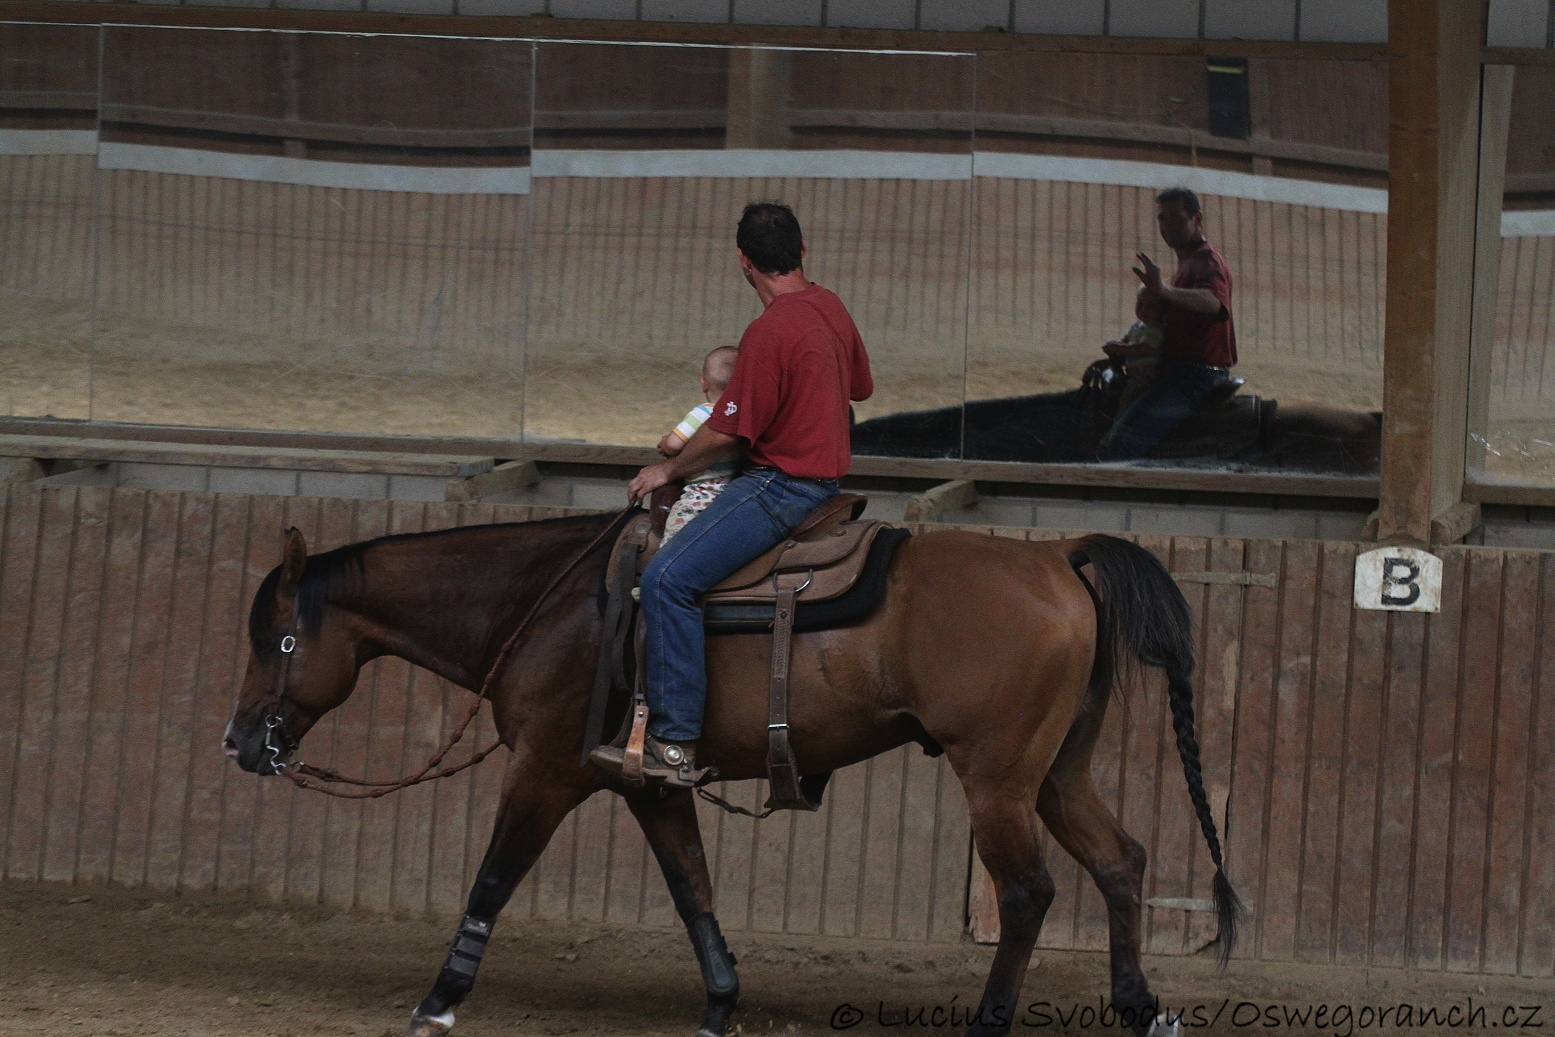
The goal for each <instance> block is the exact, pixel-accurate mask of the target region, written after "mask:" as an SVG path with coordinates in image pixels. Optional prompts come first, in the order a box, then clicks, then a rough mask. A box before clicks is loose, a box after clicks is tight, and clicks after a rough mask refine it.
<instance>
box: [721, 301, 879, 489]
mask: <svg viewBox="0 0 1555 1037" xmlns="http://www.w3.org/2000/svg"><path fill="white" fill-rule="evenodd" d="M874 391H875V383H874V381H873V380H872V379H871V378H870V375H869V354H867V353H865V352H864V340H863V339H862V338H860V337H859V333H858V328H857V327H855V326H854V324H853V318H852V317H850V316H848V311H847V308H846V307H845V306H843V305H842V300H841V299H839V298H837V296H836V295H835V294H833V293H832V292H830V291H827V290H826V289H825V288H822V287H821V286H820V285H818V284H812V285H811V286H810V287H808V288H806V289H804V290H803V291H800V292H793V293H791V294H788V295H780V296H778V297H777V298H776V299H773V300H772V304H771V305H770V306H768V307H767V308H766V310H765V311H764V312H763V313H762V314H761V316H759V317H757V318H756V319H755V320H753V321H751V323H750V327H748V328H746V329H745V334H744V335H743V336H742V337H741V338H740V357H739V359H738V360H736V361H735V364H734V375H733V377H731V378H730V379H729V388H727V389H725V390H724V394H723V395H722V396H720V397H719V398H718V402H717V403H716V404H714V405H713V415H712V417H710V418H708V419H707V425H708V426H709V427H711V428H713V429H716V430H717V431H719V432H722V433H724V434H725V435H729V436H739V437H741V438H742V439H744V440H746V441H747V442H748V443H750V447H749V450H748V451H747V454H748V456H749V457H750V461H751V464H753V465H759V466H766V467H772V468H778V469H781V470H782V471H784V472H787V473H788V474H789V475H793V476H798V477H799V478H802V479H840V478H841V477H842V476H844V475H846V474H847V473H848V465H849V463H850V462H851V461H852V458H853V445H852V440H851V438H850V437H849V434H848V401H849V400H867V399H869V394H870V393H872V392H874Z"/></svg>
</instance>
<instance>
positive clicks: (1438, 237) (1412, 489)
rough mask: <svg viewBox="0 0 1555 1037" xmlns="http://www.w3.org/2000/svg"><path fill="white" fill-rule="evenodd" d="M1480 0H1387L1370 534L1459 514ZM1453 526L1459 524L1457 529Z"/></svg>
mask: <svg viewBox="0 0 1555 1037" xmlns="http://www.w3.org/2000/svg"><path fill="white" fill-rule="evenodd" d="M1485 10H1486V0H1389V3H1388V52H1389V72H1388V75H1389V88H1388V104H1389V108H1390V111H1389V123H1390V129H1389V134H1388V177H1389V196H1388V286H1387V303H1386V305H1387V333H1386V336H1385V338H1384V340H1383V364H1382V372H1383V389H1382V410H1383V417H1382V472H1381V481H1380V487H1379V495H1380V498H1381V499H1380V500H1379V501H1378V511H1377V518H1378V528H1377V539H1378V540H1380V541H1383V542H1386V543H1404V544H1417V545H1422V546H1423V545H1428V544H1430V543H1431V541H1432V526H1431V524H1432V521H1433V520H1438V521H1439V522H1440V523H1441V524H1440V526H1439V530H1440V532H1441V533H1442V534H1444V535H1445V534H1446V533H1447V531H1448V530H1449V529H1455V528H1458V527H1461V525H1462V524H1463V522H1464V516H1463V514H1462V511H1463V509H1462V508H1461V507H1460V505H1461V504H1463V465H1464V437H1465V434H1466V431H1467V426H1466V423H1467V417H1468V382H1469V339H1470V326H1471V319H1470V317H1471V311H1472V308H1473V297H1474V291H1473V287H1474V252H1475V219H1474V211H1475V202H1476V198H1477V193H1478V187H1477V174H1478V168H1479V125H1480V66H1479V55H1480V47H1481V45H1482V43H1483V41H1484V38H1485ZM1458 535H1459V536H1462V533H1459V534H1458Z"/></svg>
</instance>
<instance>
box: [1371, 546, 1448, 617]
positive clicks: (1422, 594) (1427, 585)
mask: <svg viewBox="0 0 1555 1037" xmlns="http://www.w3.org/2000/svg"><path fill="white" fill-rule="evenodd" d="M1355 607H1356V608H1358V609H1386V610H1388V611H1390V612H1440V611H1441V610H1442V560H1441V559H1440V558H1438V557H1436V556H1435V555H1433V554H1430V553H1428V552H1426V551H1421V550H1418V549H1416V548H1413V547H1379V548H1377V549H1376V550H1374V551H1367V552H1366V553H1365V554H1362V555H1358V556H1357V557H1356V559H1355Z"/></svg>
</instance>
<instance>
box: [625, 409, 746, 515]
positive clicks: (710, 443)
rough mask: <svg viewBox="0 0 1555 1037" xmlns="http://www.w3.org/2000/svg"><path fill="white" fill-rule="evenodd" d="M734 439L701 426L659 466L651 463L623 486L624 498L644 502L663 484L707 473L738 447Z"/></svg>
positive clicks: (634, 501) (736, 439)
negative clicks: (699, 473)
mask: <svg viewBox="0 0 1555 1037" xmlns="http://www.w3.org/2000/svg"><path fill="white" fill-rule="evenodd" d="M740 442H741V440H740V439H739V437H737V436H730V435H726V434H725V433H722V432H719V431H717V430H715V429H713V428H712V427H710V426H708V425H703V426H702V427H701V428H699V429H697V430H696V433H695V434H694V435H693V436H692V437H691V438H690V439H688V440H686V445H685V446H683V447H681V448H680V449H679V450H677V451H676V452H675V456H674V457H670V458H666V459H665V460H663V461H660V462H659V463H658V464H651V465H649V466H648V467H647V468H644V469H643V470H642V471H640V472H638V473H637V475H636V477H634V478H633V479H632V481H631V482H630V483H628V484H627V487H626V495H627V497H628V498H629V499H630V500H631V502H632V503H633V504H636V503H637V502H638V501H642V500H646V499H647V498H648V495H649V494H651V493H652V492H653V491H654V490H657V489H658V488H659V487H660V486H663V485H664V484H665V483H670V482H674V481H675V480H676V479H684V478H685V477H686V476H688V475H695V474H697V473H698V472H705V471H707V469H708V467H709V466H710V465H713V464H715V463H717V462H718V461H721V460H723V459H724V458H725V457H728V456H729V455H730V454H732V453H734V452H735V450H736V449H738V448H739V445H740Z"/></svg>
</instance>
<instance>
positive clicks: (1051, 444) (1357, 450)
mask: <svg viewBox="0 0 1555 1037" xmlns="http://www.w3.org/2000/svg"><path fill="white" fill-rule="evenodd" d="M1123 386H1124V381H1123V380H1122V379H1121V378H1093V377H1087V378H1086V384H1085V385H1083V386H1082V387H1081V388H1079V389H1072V390H1069V391H1068V392H1057V393H1039V394H1036V395H1032V396H1012V397H1007V398H1004V399H996V400H973V401H970V402H968V403H967V404H966V405H965V407H941V408H939V409H937V410H924V411H911V412H905V413H901V414H887V415H884V416H883V417H878V418H872V419H870V420H869V421H861V422H859V423H857V424H856V425H854V426H853V452H854V453H855V454H861V455H875V456H881V457H965V458H967V459H968V460H977V461H1024V462H1027V463H1056V462H1085V461H1095V460H1096V452H1097V447H1098V446H1099V445H1100V443H1101V441H1102V439H1103V437H1105V436H1106V434H1107V431H1108V430H1109V429H1110V428H1111V427H1112V421H1113V418H1114V416H1115V415H1116V414H1117V410H1118V401H1119V399H1120V398H1121V396H1122V394H1123ZM963 440H964V442H963ZM1381 442H1382V416H1381V415H1380V414H1379V413H1376V412H1374V411H1371V412H1368V411H1354V410H1345V409H1344V408H1341V407H1327V406H1323V405H1321V404H1313V403H1297V404H1291V405H1288V406H1283V407H1282V406H1279V405H1278V404H1277V403H1276V401H1274V400H1266V399H1262V398H1260V397H1257V396H1252V395H1247V394H1238V395H1231V394H1230V393H1227V394H1225V395H1222V396H1220V397H1218V398H1214V399H1212V400H1211V401H1210V402H1209V404H1208V405H1207V406H1206V407H1204V408H1202V409H1201V410H1200V411H1199V412H1198V413H1197V414H1195V415H1194V416H1193V417H1191V418H1189V419H1188V421H1187V422H1185V423H1184V424H1183V426H1182V427H1181V428H1179V429H1178V430H1177V431H1176V432H1174V433H1173V434H1172V435H1171V436H1169V437H1168V438H1167V440H1166V441H1165V442H1164V443H1162V444H1161V446H1160V448H1159V449H1158V450H1157V451H1156V452H1155V454H1154V455H1153V459H1155V460H1165V459H1172V460H1177V461H1183V462H1198V463H1202V462H1204V461H1218V462H1220V463H1223V464H1225V465H1228V466H1233V467H1237V468H1242V467H1246V468H1250V469H1270V470H1282V471H1304V472H1333V473H1337V474H1354V475H1366V474H1375V473H1376V471H1377V464H1378V457H1379V452H1380V449H1381Z"/></svg>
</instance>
